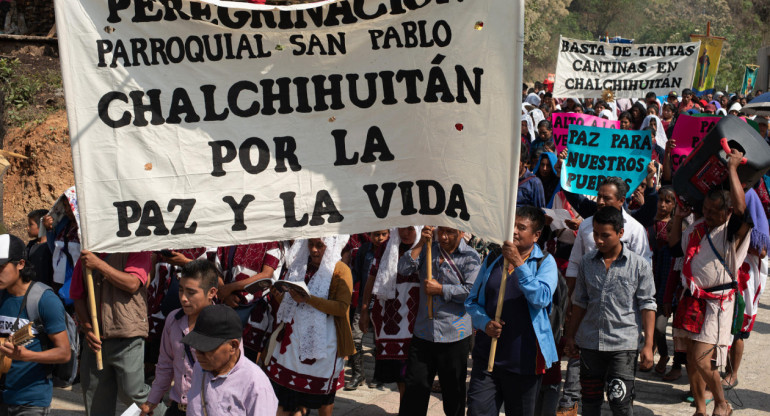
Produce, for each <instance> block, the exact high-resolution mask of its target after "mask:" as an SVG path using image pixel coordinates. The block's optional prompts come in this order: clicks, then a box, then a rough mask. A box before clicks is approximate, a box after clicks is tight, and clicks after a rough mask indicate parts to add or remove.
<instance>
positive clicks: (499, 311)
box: [487, 259, 508, 373]
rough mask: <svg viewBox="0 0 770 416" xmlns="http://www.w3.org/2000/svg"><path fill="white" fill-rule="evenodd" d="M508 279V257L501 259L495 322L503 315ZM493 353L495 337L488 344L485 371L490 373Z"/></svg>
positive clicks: (495, 344) (493, 358)
mask: <svg viewBox="0 0 770 416" xmlns="http://www.w3.org/2000/svg"><path fill="white" fill-rule="evenodd" d="M507 281H508V259H505V260H503V278H502V280H501V281H500V293H498V294H497V309H496V310H495V322H500V317H501V316H502V315H503V301H504V300H505V299H504V298H505V283H506V282H507ZM495 353H497V338H492V344H491V345H490V346H489V362H488V363H487V371H489V372H490V373H491V372H492V369H494V367H495Z"/></svg>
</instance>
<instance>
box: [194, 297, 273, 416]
mask: <svg viewBox="0 0 770 416" xmlns="http://www.w3.org/2000/svg"><path fill="white" fill-rule="evenodd" d="M242 334H243V325H242V324H241V318H239V317H238V314H237V313H236V312H235V311H234V310H233V309H232V308H230V307H229V306H226V305H211V306H207V307H205V308H204V309H203V310H202V311H201V313H200V315H199V316H198V320H197V322H196V324H195V328H194V329H193V330H192V331H191V332H190V333H189V334H187V335H185V337H184V338H182V343H183V344H185V345H189V346H190V347H191V348H195V356H196V358H197V359H198V362H197V363H196V364H195V367H194V369H193V378H192V383H191V386H190V391H189V392H188V394H187V415H188V416H203V415H205V416H216V415H244V416H246V415H272V414H276V412H277V410H278V399H277V398H276V397H275V393H274V392H273V387H272V386H271V385H270V380H269V379H268V378H267V376H266V375H265V373H264V372H262V369H260V368H259V367H258V366H257V365H256V364H254V363H253V362H251V361H249V360H248V359H247V358H246V357H244V356H243V353H241V347H240V345H241V336H242Z"/></svg>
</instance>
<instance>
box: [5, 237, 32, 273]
mask: <svg viewBox="0 0 770 416" xmlns="http://www.w3.org/2000/svg"><path fill="white" fill-rule="evenodd" d="M26 259H27V246H26V245H24V242H23V241H21V238H19V237H16V236H15V235H13V234H2V235H0V266H5V264H6V263H8V262H11V261H19V260H26Z"/></svg>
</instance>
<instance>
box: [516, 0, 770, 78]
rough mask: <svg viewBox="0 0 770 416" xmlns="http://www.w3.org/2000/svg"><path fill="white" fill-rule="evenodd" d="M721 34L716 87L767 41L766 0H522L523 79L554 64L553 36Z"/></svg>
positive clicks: (680, 38) (640, 39)
mask: <svg viewBox="0 0 770 416" xmlns="http://www.w3.org/2000/svg"><path fill="white" fill-rule="evenodd" d="M708 22H711V35H712V36H721V37H724V38H726V41H725V43H724V46H723V49H722V58H721V60H720V63H719V72H718V73H717V79H716V84H717V88H719V89H724V88H725V87H729V88H730V89H731V90H733V91H734V90H736V89H738V88H740V84H741V81H742V80H743V73H744V65H746V64H756V63H757V62H756V60H757V49H759V48H760V47H762V46H767V45H770V1H768V0H690V1H682V0H647V1H631V0H613V1H605V0H526V14H525V25H526V27H525V36H526V41H525V48H524V59H525V65H524V79H525V80H543V79H544V78H545V76H546V75H547V74H548V73H553V72H554V71H555V69H556V52H557V47H558V42H559V36H560V35H561V36H565V37H570V38H576V39H583V40H598V39H599V37H600V36H604V35H609V36H621V37H623V38H626V39H633V40H634V42H635V43H678V42H689V41H690V34H700V35H705V34H706V25H707V23H708Z"/></svg>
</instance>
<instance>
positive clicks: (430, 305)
mask: <svg viewBox="0 0 770 416" xmlns="http://www.w3.org/2000/svg"><path fill="white" fill-rule="evenodd" d="M432 243H433V239H431V238H429V239H428V241H426V244H427V245H428V251H427V252H426V253H425V259H426V261H427V262H428V263H427V264H426V267H427V272H428V280H433V256H432V255H431V251H430V248H431V245H432ZM426 295H427V293H426ZM428 319H433V296H428Z"/></svg>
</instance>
